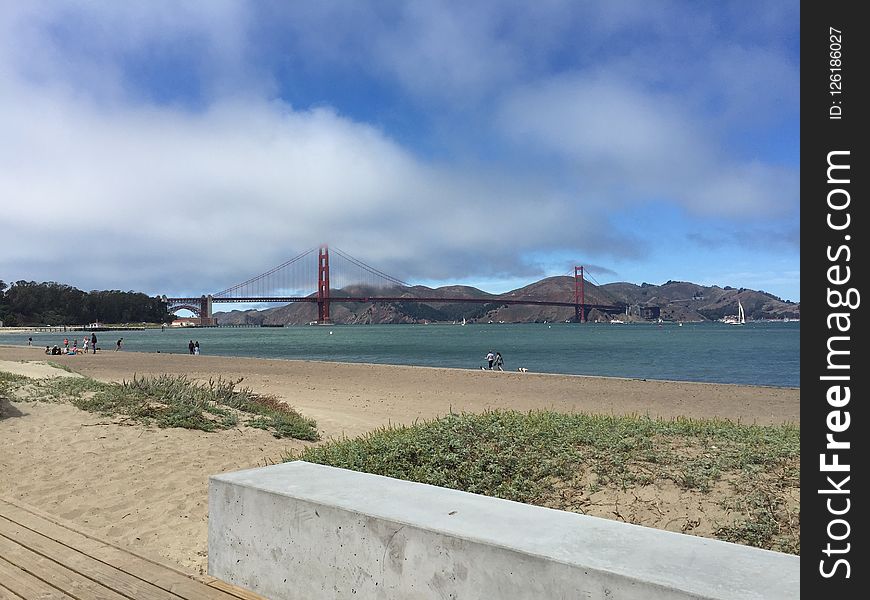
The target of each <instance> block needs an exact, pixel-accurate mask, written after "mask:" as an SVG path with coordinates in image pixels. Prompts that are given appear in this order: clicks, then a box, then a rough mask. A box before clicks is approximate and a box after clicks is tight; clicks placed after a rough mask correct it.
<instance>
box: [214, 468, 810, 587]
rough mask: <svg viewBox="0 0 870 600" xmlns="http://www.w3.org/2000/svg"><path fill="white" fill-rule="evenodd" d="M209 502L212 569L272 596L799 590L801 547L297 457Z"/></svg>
mask: <svg viewBox="0 0 870 600" xmlns="http://www.w3.org/2000/svg"><path fill="white" fill-rule="evenodd" d="M208 500H209V523H208V570H209V574H210V575H213V576H215V577H218V578H220V579H223V580H224V581H227V582H230V583H233V584H235V585H238V586H241V587H244V588H248V589H250V590H253V591H255V592H257V593H259V594H262V595H264V596H267V597H269V598H271V599H273V600H283V599H306V600H314V599H320V598H350V597H356V598H364V599H369V598H402V599H405V598H421V599H423V598H427V599H428V598H458V599H475V598H480V599H498V598H506V599H511V600H518V599H524V598H528V599H532V600H542V599H548V598H566V599H569V598H570V599H577V598H583V599H586V598H589V599H613V600H615V599H630V600H653V599H659V598H668V599H671V598H679V599H686V598H717V599H726V598H727V599H729V600H735V599H744V598H757V599H765V600H775V599H778V598H782V599H788V600H792V599H794V598H798V597H800V576H799V558H798V557H797V556H793V555H789V554H782V553H778V552H770V551H767V550H760V549H757V548H751V547H748V546H741V545H737V544H730V543H727V542H720V541H717V540H711V539H706V538H700V537H694V536H689V535H683V534H678V533H671V532H667V531H661V530H657V529H651V528H648V527H641V526H637V525H629V524H625V523H619V522H616V521H610V520H607V519H600V518H596V517H588V516H585V515H579V514H574V513H569V512H564V511H559V510H552V509H548V508H541V507H537V506H531V505H528V504H521V503H518V502H511V501H508V500H500V499H497V498H490V497H486V496H480V495H477V494H469V493H466V492H458V491H455V490H450V489H446V488H440V487H435V486H430V485H425V484H420V483H412V482H408V481H402V480H398V479H391V478H388V477H381V476H378V475H369V474H366V473H358V472H355V471H348V470H345V469H337V468H334V467H326V466H322V465H315V464H311V463H306V462H301V461H296V462H288V463H284V464H280V465H273V466H268V467H262V468H257V469H249V470H245V471H237V472H234V473H226V474H221V475H215V476H213V477H211V478H210V480H209V498H208Z"/></svg>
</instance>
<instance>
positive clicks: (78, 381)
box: [0, 372, 320, 441]
mask: <svg viewBox="0 0 870 600" xmlns="http://www.w3.org/2000/svg"><path fill="white" fill-rule="evenodd" d="M241 381H242V380H241V379H239V380H237V381H226V380H223V379H220V378H219V379H217V380H211V379H210V380H209V381H208V382H207V383H197V382H195V381H191V380H190V379H188V378H187V377H186V376H185V375H180V376H175V375H158V376H154V377H141V378H140V377H136V376H134V377H133V380H132V381H124V382H122V383H102V382H100V381H97V380H95V379H91V378H89V377H56V378H52V379H30V378H27V377H22V376H19V375H13V374H11V373H2V372H0V397H3V398H7V399H10V400H13V399H27V400H41V401H53V402H65V401H69V402H71V403H72V404H73V405H75V406H77V407H79V408H81V409H82V410H86V411H88V412H93V413H97V414H101V415H106V416H119V417H122V418H124V419H132V420H134V421H138V422H142V423H153V424H155V425H157V426H158V427H183V428H186V429H201V430H203V431H217V430H220V429H229V428H231V427H236V426H238V425H239V424H242V425H247V426H250V427H257V428H260V429H265V430H267V431H269V432H271V433H272V435H274V436H275V437H278V438H284V437H289V438H295V439H299V440H309V441H316V440H318V439H320V436H319V434H318V433H317V424H316V423H315V422H314V421H313V420H312V419H306V418H304V417H303V416H302V415H300V414H299V413H298V412H296V411H295V410H293V409H292V408H291V407H289V406H287V405H286V404H284V403H282V402H280V401H278V400H277V399H276V398H273V397H271V396H263V395H260V394H255V393H254V392H252V391H251V390H250V389H249V388H239V387H237V386H238V385H239V383H241Z"/></svg>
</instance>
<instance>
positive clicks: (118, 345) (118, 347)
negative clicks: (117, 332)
mask: <svg viewBox="0 0 870 600" xmlns="http://www.w3.org/2000/svg"><path fill="white" fill-rule="evenodd" d="M123 341H124V338H120V339H119V340H118V341H117V342H116V343H115V352H117V351H118V350H120V349H121V342H123Z"/></svg>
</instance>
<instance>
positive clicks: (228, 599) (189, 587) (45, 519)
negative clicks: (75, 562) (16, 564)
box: [0, 498, 237, 600]
mask: <svg viewBox="0 0 870 600" xmlns="http://www.w3.org/2000/svg"><path fill="white" fill-rule="evenodd" d="M0 514H2V515H3V516H4V517H6V519H8V520H9V521H11V522H13V523H16V524H18V525H21V526H23V527H26V528H28V529H31V530H33V531H37V532H39V533H41V534H43V535H45V536H46V537H49V538H51V539H53V540H55V541H56V542H58V543H60V544H63V545H65V546H69V547H70V548H75V549H76V550H78V551H79V552H81V553H83V554H86V555H88V556H90V557H92V558H95V559H97V560H99V561H102V562H104V563H107V564H110V565H112V566H114V567H115V568H117V569H119V570H122V571H125V572H126V573H129V574H130V575H133V576H134V577H138V578H139V579H143V580H145V581H148V582H149V583H151V584H153V585H155V586H156V587H159V588H161V589H163V590H165V591H167V592H171V593H173V594H175V595H177V596H180V597H182V598H185V599H186V600H237V597H236V596H233V595H230V594H228V593H226V592H223V591H222V590H220V589H218V588H212V587H209V586H207V585H205V584H203V583H200V582H199V581H197V580H195V579H193V578H192V577H191V576H189V575H188V574H186V573H183V572H182V571H179V570H177V569H175V568H174V567H171V566H169V565H165V564H161V563H158V562H156V561H154V560H152V559H150V558H146V557H143V556H140V555H138V554H136V553H135V552H131V551H130V550H126V549H121V548H119V547H117V546H114V545H112V544H110V543H108V542H106V541H104V540H100V539H98V538H96V537H94V536H91V535H88V534H86V533H82V532H80V531H77V530H76V529H74V528H73V526H72V525H70V524H67V523H64V522H61V521H60V520H59V519H57V518H56V517H52V516H51V515H47V514H45V513H42V512H41V511H38V510H36V509H33V508H32V507H23V506H19V505H18V504H15V503H13V502H11V501H9V500H4V499H2V498H0Z"/></svg>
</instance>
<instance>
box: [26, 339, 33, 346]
mask: <svg viewBox="0 0 870 600" xmlns="http://www.w3.org/2000/svg"><path fill="white" fill-rule="evenodd" d="M27 345H28V346H32V345H33V338H32V337H29V338H27Z"/></svg>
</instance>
